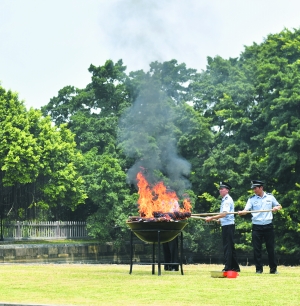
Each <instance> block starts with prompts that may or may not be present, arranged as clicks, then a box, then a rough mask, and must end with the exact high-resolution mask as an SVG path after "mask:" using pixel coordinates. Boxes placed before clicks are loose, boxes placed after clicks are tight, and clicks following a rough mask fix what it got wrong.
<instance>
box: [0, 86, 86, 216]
mask: <svg viewBox="0 0 300 306" xmlns="http://www.w3.org/2000/svg"><path fill="white" fill-rule="evenodd" d="M0 131H1V132H0V139H1V141H0V177H1V182H0V190H1V193H0V201H1V202H0V213H1V220H2V218H4V217H5V218H12V219H18V220H26V219H32V218H38V219H49V218H50V219H54V218H55V219H60V218H61V217H63V215H64V213H66V212H69V211H71V210H74V209H75V208H76V206H77V205H78V204H82V203H84V201H85V199H86V197H87V195H86V193H85V190H84V184H83V179H82V177H81V176H80V175H79V174H78V171H77V169H78V168H79V166H80V163H81V162H82V155H81V154H80V152H78V150H76V149H75V147H76V144H75V142H74V135H73V134H72V133H71V132H70V130H69V129H67V128H66V125H61V126H60V127H59V128H58V127H53V126H52V124H51V120H50V118H49V117H46V118H44V117H42V114H41V112H40V111H37V110H33V109H30V110H29V111H26V108H25V107H24V105H23V103H22V102H20V101H19V100H18V96H17V94H15V93H12V92H11V91H8V92H6V91H5V90H4V89H3V88H2V87H0Z"/></svg>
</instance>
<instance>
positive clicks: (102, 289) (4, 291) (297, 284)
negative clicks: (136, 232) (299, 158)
mask: <svg viewBox="0 0 300 306" xmlns="http://www.w3.org/2000/svg"><path fill="white" fill-rule="evenodd" d="M155 268H156V274H155V275H152V274H151V266H148V265H147V266H140V265H134V266H133V271H132V274H131V275H130V274H129V265H100V264H99V265H98V264H96V265H90V264H44V265H39V264H28V265H25V264H24V265H23V264H22V265H21V264H1V265H0V269H1V277H0V304H1V303H4V302H6V303H24V304H26V303H27V304H30V303H31V304H49V305H122V306H125V305H234V306H238V305H251V306H254V305H257V306H261V305H270V306H271V305H289V306H291V305H300V290H299V288H300V267H298V266H297V267H285V266H280V267H278V271H279V273H280V274H278V275H270V274H269V273H268V270H269V269H268V267H265V273H264V274H255V273H254V272H255V267H254V266H250V267H241V268H242V271H241V272H240V273H239V276H238V277H237V278H232V279H228V278H212V277H211V274H210V271H220V270H221V269H222V268H223V266H220V265H184V266H183V268H184V275H181V274H180V272H167V271H166V272H165V271H162V275H161V276H158V275H157V266H156V267H155Z"/></svg>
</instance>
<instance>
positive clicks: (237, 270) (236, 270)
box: [232, 268, 241, 272]
mask: <svg viewBox="0 0 300 306" xmlns="http://www.w3.org/2000/svg"><path fill="white" fill-rule="evenodd" d="M232 271H235V272H241V269H240V268H238V269H232Z"/></svg>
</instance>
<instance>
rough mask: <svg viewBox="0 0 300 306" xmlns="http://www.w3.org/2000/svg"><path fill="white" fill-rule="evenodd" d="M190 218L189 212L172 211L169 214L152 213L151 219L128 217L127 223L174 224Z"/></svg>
mask: <svg viewBox="0 0 300 306" xmlns="http://www.w3.org/2000/svg"><path fill="white" fill-rule="evenodd" d="M189 217H191V213H190V212H180V211H174V212H169V213H163V212H154V213H153V217H152V218H145V217H140V216H130V217H129V218H128V222H174V221H178V220H185V219H187V218H189Z"/></svg>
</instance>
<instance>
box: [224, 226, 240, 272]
mask: <svg viewBox="0 0 300 306" xmlns="http://www.w3.org/2000/svg"><path fill="white" fill-rule="evenodd" d="M234 231H235V225H234V224H230V225H224V226H222V241H223V250H224V263H225V267H224V270H226V271H228V270H235V271H239V270H240V267H239V264H238V262H237V258H236V251H235V246H234Z"/></svg>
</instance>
